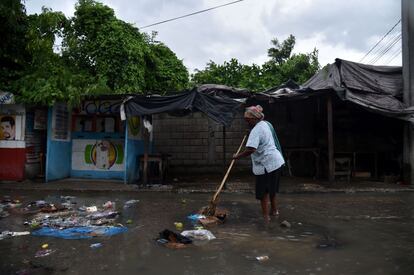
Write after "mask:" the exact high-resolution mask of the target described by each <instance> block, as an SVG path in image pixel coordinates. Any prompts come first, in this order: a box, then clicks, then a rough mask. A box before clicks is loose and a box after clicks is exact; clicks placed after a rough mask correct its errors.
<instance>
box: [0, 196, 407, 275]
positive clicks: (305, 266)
mask: <svg viewBox="0 0 414 275" xmlns="http://www.w3.org/2000/svg"><path fill="white" fill-rule="evenodd" d="M0 195H1V196H3V195H11V196H12V197H13V198H19V199H21V200H22V201H23V202H24V203H27V202H30V201H33V200H37V199H45V200H48V201H52V202H53V201H55V202H57V201H60V195H73V196H76V199H75V200H74V201H76V202H77V205H78V206H82V205H86V206H90V205H98V206H100V205H102V204H103V203H105V202H106V201H107V200H111V201H115V202H116V204H117V207H118V208H119V210H120V211H122V216H121V217H120V219H119V222H120V223H122V224H125V225H126V224H127V223H126V221H127V220H132V223H131V224H127V226H128V228H129V230H128V231H127V232H126V233H123V234H120V235H115V236H112V237H96V238H94V239H88V240H63V239H57V238H49V237H35V236H21V237H14V238H9V239H4V240H0V270H1V272H0V273H1V274H16V272H21V273H20V274H27V273H23V272H29V273H28V274H92V273H95V274H413V273H414V262H413V261H412V259H413V258H414V237H413V234H414V214H413V213H414V212H413V209H414V208H413V207H414V194H412V193H398V194H314V195H281V196H280V200H279V201H280V210H281V217H280V218H279V219H274V220H272V221H271V222H270V223H269V224H265V223H264V222H263V220H262V219H261V216H260V209H259V204H258V202H257V201H255V200H254V198H253V195H251V194H225V195H223V196H221V202H220V206H221V207H224V208H226V209H228V210H229V211H230V216H229V218H228V219H227V222H226V223H225V224H223V225H220V226H217V227H214V228H211V229H210V230H211V232H212V233H213V234H214V235H215V236H216V237H217V239H215V240H212V241H207V242H196V243H195V244H194V245H193V246H191V247H189V248H186V249H181V250H171V249H168V248H165V247H163V246H162V245H160V244H158V243H157V242H156V241H155V240H154V239H155V238H156V237H157V235H158V232H160V231H162V230H163V229H174V222H183V223H184V229H192V228H193V225H192V223H191V221H189V220H188V219H187V218H186V217H187V216H188V215H189V214H193V213H194V212H195V211H196V210H198V209H199V208H201V207H202V206H205V205H206V204H207V202H208V200H209V199H210V196H211V194H171V193H133V194H132V193H131V194H125V193H123V194H119V193H108V195H103V194H102V193H100V194H89V193H88V194H86V193H59V194H51V193H49V194H44V193H32V194H28V193H26V194H23V193H12V194H0ZM129 199H138V200H140V202H139V203H138V204H137V205H135V206H133V207H131V208H128V209H123V208H122V206H123V203H124V202H125V201H127V200H129ZM28 219H30V215H22V214H18V213H16V214H11V215H10V216H9V217H6V218H4V219H1V220H0V231H3V230H11V231H25V230H28V228H27V227H25V226H24V225H23V223H24V221H25V220H28ZM284 220H286V221H288V222H289V223H290V224H291V227H290V228H284V227H281V226H280V222H282V221H284ZM97 242H100V243H102V244H103V246H102V247H100V248H96V249H91V248H90V245H91V244H92V243H97ZM45 243H47V244H49V248H51V249H53V250H55V252H54V253H53V254H51V255H49V256H46V257H42V258H35V257H34V255H35V253H36V251H38V250H40V247H41V245H42V244H45ZM257 256H268V258H269V259H268V260H266V261H262V262H259V261H257V260H256V257H257Z"/></svg>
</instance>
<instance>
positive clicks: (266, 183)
mask: <svg viewBox="0 0 414 275" xmlns="http://www.w3.org/2000/svg"><path fill="white" fill-rule="evenodd" d="M280 170H281V169H280V168H279V169H276V170H275V171H272V172H270V173H267V172H266V170H265V174H264V175H256V199H258V200H261V199H263V197H264V195H265V194H266V193H268V194H269V195H270V196H274V195H275V194H276V193H279V179H280Z"/></svg>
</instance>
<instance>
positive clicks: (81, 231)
mask: <svg viewBox="0 0 414 275" xmlns="http://www.w3.org/2000/svg"><path fill="white" fill-rule="evenodd" d="M127 230H128V229H127V228H126V227H124V226H83V227H71V228H66V229H56V228H50V227H43V228H40V229H38V230H36V231H33V232H32V235H33V236H48V237H55V238H61V239H67V240H76V239H90V238H93V237H98V236H112V235H116V234H120V233H124V232H126V231H127Z"/></svg>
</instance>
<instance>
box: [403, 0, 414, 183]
mask: <svg viewBox="0 0 414 275" xmlns="http://www.w3.org/2000/svg"><path fill="white" fill-rule="evenodd" d="M413 14H414V2H413V1H412V0H401V26H402V68H403V99H404V103H405V105H406V106H408V107H412V106H414V16H413ZM403 146H404V147H403V174H404V175H403V177H404V182H405V183H407V184H414V123H412V122H406V123H405V127H404V143H403Z"/></svg>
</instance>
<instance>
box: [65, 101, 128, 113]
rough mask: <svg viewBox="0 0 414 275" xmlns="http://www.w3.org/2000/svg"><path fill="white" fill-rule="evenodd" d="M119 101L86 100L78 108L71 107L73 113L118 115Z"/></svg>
mask: <svg viewBox="0 0 414 275" xmlns="http://www.w3.org/2000/svg"><path fill="white" fill-rule="evenodd" d="M120 105H121V101H119V100H89V101H88V100H86V101H83V102H82V104H81V106H80V107H79V108H74V109H73V114H79V115H95V114H101V115H113V114H115V115H119V108H120Z"/></svg>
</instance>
